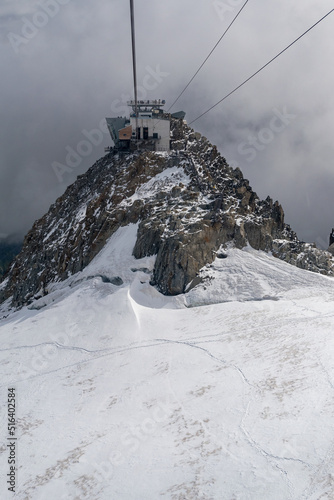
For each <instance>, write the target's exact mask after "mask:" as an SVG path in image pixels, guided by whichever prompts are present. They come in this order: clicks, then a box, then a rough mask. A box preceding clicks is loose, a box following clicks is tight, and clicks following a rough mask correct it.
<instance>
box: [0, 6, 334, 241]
mask: <svg viewBox="0 0 334 500" xmlns="http://www.w3.org/2000/svg"><path fill="white" fill-rule="evenodd" d="M134 3H135V8H136V35H137V56H138V80H139V84H140V89H139V90H140V95H141V96H142V97H143V98H152V99H155V98H161V99H166V101H167V105H168V103H169V104H171V103H172V102H173V101H174V99H175V98H176V97H177V95H178V94H179V93H180V92H181V90H182V89H183V87H184V86H185V85H186V83H187V82H188V81H189V79H190V78H191V76H192V75H193V74H194V72H195V71H196V70H197V68H198V67H199V65H200V64H201V63H202V61H203V60H204V58H205V57H206V55H207V54H208V53H209V52H210V50H211V49H212V47H213V46H214V44H215V43H216V42H217V41H218V39H219V37H220V36H221V34H222V33H223V31H224V30H225V29H226V28H227V26H228V25H229V23H230V22H231V21H232V19H233V17H234V16H235V15H236V13H237V12H238V10H239V9H240V7H241V6H242V4H243V0H221V1H215V0H168V1H167V0H135V2H134ZM332 8H333V2H332V0H322V1H321V2H319V0H279V1H273V0H249V1H248V4H247V5H246V7H245V9H244V10H243V12H242V14H241V15H240V17H239V18H238V20H237V21H236V23H235V24H234V25H233V27H232V28H231V30H230V31H229V33H228V34H227V35H226V37H225V38H224V40H223V41H222V42H221V44H220V45H219V46H218V48H217V49H216V51H215V52H214V54H213V55H212V57H211V58H210V59H209V61H208V62H207V63H206V65H205V66H204V68H203V69H202V71H201V72H200V74H199V75H198V76H197V78H196V79H195V80H194V82H193V83H192V84H191V86H190V87H189V89H188V90H187V91H186V92H185V94H184V95H183V96H182V97H181V98H180V100H179V101H178V103H177V104H176V105H175V107H174V108H173V111H177V110H179V109H183V110H184V111H186V113H187V117H186V118H187V120H188V122H191V121H192V120H194V119H195V118H196V117H197V116H198V115H200V114H201V113H202V112H203V111H205V110H206V109H207V108H209V107H210V106H211V105H212V104H214V103H216V102H217V101H218V100H220V99H221V98H223V97H224V96H225V95H226V94H227V93H228V92H230V91H231V90H233V89H234V88H235V87H236V86H237V85H239V84H240V83H241V82H242V81H243V80H245V79H246V78H247V77H249V76H250V75H251V74H252V73H254V72H255V71H256V70H257V69H258V68H260V67H261V66H262V65H263V64H265V63H266V62H267V61H269V60H270V59H271V58H272V57H273V56H275V55H276V54H277V53H278V52H279V51H280V50H282V49H283V48H284V47H285V46H287V45H288V44H289V43H290V42H292V41H293V40H294V39H295V38H296V37H297V36H299V35H300V34H301V33H303V32H304V31H305V30H306V29H307V28H309V27H310V26H311V25H312V24H313V23H314V22H316V21H317V20H318V19H320V18H321V17H322V16H323V15H325V14H327V12H329V11H330V10H331V9H332ZM333 28H334V13H333V14H331V15H330V16H329V17H328V18H327V19H325V20H324V21H323V22H322V23H321V24H320V25H318V26H317V27H316V28H315V29H314V30H312V31H311V32H310V33H309V34H308V35H307V36H306V37H304V38H303V39H302V40H301V41H299V42H298V43H297V44H296V45H294V46H293V47H292V48H291V49H290V50H289V51H287V52H286V53H285V54H283V55H282V56H281V57H280V58H279V59H278V60H277V61H275V62H274V63H273V64H272V65H270V66H269V67H268V68H266V69H265V70H264V71H263V72H261V73H260V74H259V75H258V76H256V77H255V78H254V79H253V80H252V81H251V82H249V83H248V84H247V85H245V86H244V87H243V88H242V89H240V90H239V91H238V92H236V93H235V94H234V95H233V96H231V97H230V98H229V99H227V100H226V101H224V103H222V104H221V105H219V106H217V107H216V108H215V109H214V110H212V111H211V112H210V113H208V114H207V115H205V116H204V117H203V118H201V119H200V120H198V121H196V122H195V123H194V124H193V125H192V126H193V127H194V128H195V129H196V130H198V131H200V132H201V133H202V134H204V135H205V136H206V137H208V139H210V141H211V142H213V143H214V144H217V146H218V148H219V150H220V151H221V153H222V154H223V155H224V156H225V157H226V159H227V161H228V162H229V163H230V164H232V165H233V166H239V167H240V168H241V170H242V171H243V173H244V176H245V177H246V178H248V179H249V180H250V183H251V185H252V187H253V189H254V190H255V191H256V192H257V193H258V195H259V196H260V197H261V198H264V197H266V196H267V195H270V196H271V197H272V198H273V199H274V200H276V199H278V200H279V201H280V203H281V204H282V205H283V208H284V211H285V214H286V222H287V223H289V224H291V226H292V227H293V229H294V230H295V231H296V232H297V234H298V236H299V237H300V238H302V239H304V240H305V241H315V242H316V243H317V244H318V246H320V247H321V246H322V247H324V246H326V245H327V240H328V235H329V232H330V230H331V228H332V227H334V196H333V193H334V165H333V148H334V140H333V139H334V138H333V129H334V127H333V121H334V97H333V88H334V69H333V55H334V39H333V35H332V33H333ZM0 32H1V44H0V64H1V117H2V119H1V122H0V138H1V149H0V201H1V207H0V237H1V236H3V235H5V234H12V233H18V234H20V235H23V234H24V233H25V232H26V231H27V230H28V229H29V228H30V227H31V225H32V223H33V222H34V220H35V219H37V218H39V217H40V216H42V215H43V214H44V213H45V212H46V211H47V209H48V207H49V206H50V204H51V203H53V202H54V201H55V199H56V198H57V197H58V196H60V195H61V194H62V193H63V192H64V190H65V188H66V186H67V185H69V184H70V183H72V182H73V181H75V179H76V177H77V175H79V174H81V173H83V172H84V171H86V170H87V169H88V168H89V167H90V166H91V165H92V164H93V163H94V162H95V161H96V160H97V159H99V158H100V157H101V156H102V155H103V154H104V147H105V146H108V145H110V143H111V142H110V139H109V136H108V134H107V133H106V131H105V125H104V121H103V119H104V117H106V116H118V115H121V114H124V112H125V106H124V102H126V100H127V99H128V98H130V97H132V92H133V91H132V73H131V71H132V67H131V45H130V25H129V1H128V0H94V1H93V0H38V1H34V0H31V1H25V0H0Z"/></svg>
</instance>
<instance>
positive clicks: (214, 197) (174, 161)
mask: <svg viewBox="0 0 334 500" xmlns="http://www.w3.org/2000/svg"><path fill="white" fill-rule="evenodd" d="M171 144H172V148H173V150H172V152H171V154H169V155H167V154H165V155H162V154H155V153H152V152H144V153H141V154H139V153H135V154H129V155H122V156H119V155H115V154H111V153H110V154H108V155H106V156H105V157H104V158H102V159H101V160H99V161H98V162H96V163H95V165H93V167H91V168H90V169H89V170H88V171H87V173H85V174H84V175H81V176H79V177H78V179H77V181H76V182H75V183H74V184H72V185H71V186H70V187H69V188H68V189H67V190H66V192H65V193H64V195H63V196H61V197H60V198H59V199H58V200H57V201H56V202H55V203H54V204H53V205H52V206H51V207H50V210H49V212H48V213H47V214H46V215H45V216H44V217H42V218H41V219H40V220H38V221H36V223H35V224H34V226H33V228H32V229H31V231H30V232H29V233H28V234H27V236H26V238H25V240H24V245H23V248H22V251H21V253H20V254H19V255H18V256H17V258H16V260H15V261H14V263H13V264H12V266H11V268H10V271H9V273H8V279H7V280H6V282H4V283H3V284H2V285H0V302H1V301H3V300H5V299H7V298H9V297H11V298H12V304H13V306H15V307H20V306H22V305H24V304H28V303H30V302H31V301H32V300H34V299H35V298H38V297H40V296H43V295H45V294H47V292H48V286H49V284H50V283H52V282H55V281H61V280H64V279H66V278H68V277H69V276H71V275H73V274H75V273H77V272H79V271H81V270H82V269H84V268H85V267H86V266H87V265H88V264H89V263H90V262H91V260H92V259H93V258H94V257H95V256H96V255H97V254H98V252H99V251H100V250H101V249H102V248H103V247H104V245H105V243H106V241H107V239H108V238H109V237H110V236H111V235H112V234H113V233H114V232H115V231H117V229H119V228H120V227H121V226H126V225H128V224H131V223H138V224H139V225H138V233H137V241H136V243H135V246H134V249H133V255H134V256H135V257H136V258H137V259H139V258H141V257H144V256H150V255H156V261H155V266H154V269H153V272H152V278H151V279H152V284H154V285H155V286H156V287H157V288H158V289H159V290H160V291H161V292H162V293H164V294H167V295H175V294H179V293H182V292H185V291H186V290H187V289H189V287H192V286H194V283H195V284H196V283H197V281H198V279H199V278H198V273H199V270H200V269H201V268H202V267H203V266H204V265H206V264H210V263H211V262H212V261H213V260H214V259H215V258H216V256H218V257H219V258H224V252H223V251H222V250H221V249H222V248H223V247H224V245H225V244H227V243H229V242H233V244H234V245H235V246H236V247H238V248H243V247H244V246H245V245H247V244H249V245H251V246H252V247H253V248H255V249H258V250H264V251H267V252H269V251H271V252H272V253H273V255H274V256H276V257H278V258H280V259H283V260H285V261H286V262H290V263H291V264H294V265H296V266H298V267H301V268H303V269H308V270H311V271H315V272H320V273H323V274H330V275H331V274H333V271H334V264H333V262H334V259H333V256H332V254H331V253H329V252H323V251H321V250H318V249H317V248H316V247H314V246H312V245H309V244H306V243H303V242H300V241H299V240H298V238H297V236H296V234H295V233H294V232H293V231H292V230H291V228H290V227H289V226H288V225H287V224H285V222H284V212H283V209H282V207H281V205H280V204H279V203H278V202H273V200H272V199H271V198H269V197H268V198H267V199H266V200H262V201H261V200H260V199H259V198H258V196H257V195H256V193H255V192H254V191H253V190H252V188H251V187H250V186H249V182H248V180H247V179H244V177H243V175H242V172H241V170H240V169H235V170H233V169H232V168H231V167H229V165H228V164H227V163H226V160H225V159H224V158H223V157H222V156H221V155H220V154H219V152H218V151H217V148H216V147H215V146H212V145H211V144H210V143H209V142H208V140H207V139H206V138H205V137H203V136H201V135H200V134H198V133H195V132H194V131H193V130H192V129H190V128H189V127H188V126H187V125H185V123H184V122H183V121H182V120H173V121H172V137H171ZM175 167H176V168H175ZM171 168H174V170H169V171H168V172H169V173H168V177H167V178H165V179H164V180H161V176H160V177H159V176H158V174H161V173H162V172H163V171H165V170H167V169H171ZM147 183H149V184H147ZM133 195H134V196H133ZM217 252H218V254H217ZM134 271H135V269H134ZM110 272H111V273H113V272H115V273H117V269H111V270H110ZM145 272H146V271H145ZM109 275H111V276H112V275H113V274H110V273H109ZM101 278H102V279H103V278H105V279H106V280H109V278H106V277H103V276H102V277H101ZM113 280H114V282H113V281H112V280H111V281H110V282H111V283H113V284H115V285H117V286H121V285H122V283H121V278H117V277H115V278H113Z"/></svg>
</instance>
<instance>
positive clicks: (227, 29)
mask: <svg viewBox="0 0 334 500" xmlns="http://www.w3.org/2000/svg"><path fill="white" fill-rule="evenodd" d="M248 2H249V0H246V2H245V3H244V4H243V6H242V7H241V9H240V10H239V12H238V13H237V15H236V16H235V17H234V19H233V20H232V21H231V23H230V24H229V26H228V27H227V28H226V30H225V31H224V33H223V34H222V36H221V37H220V38H219V40H218V42H217V43H216V45H215V46H214V47H213V49H212V50H211V52H210V53H209V55H208V56H207V57H206V58H205V59H204V61H203V62H202V64H201V65H200V67H199V68H198V70H197V71H196V73H195V74H194V76H193V77H192V78H191V80H190V81H189V82H188V83H187V85H186V86H185V87H184V89H183V90H182V92H181V94H180V95H179V96H178V97H177V98H176V99H175V101H174V102H173V104H172V105H171V106H170V107H169V108H168V110H167V112H169V111H170V110H171V109H172V107H173V106H174V104H176V103H177V101H178V100H179V99H180V97H181V96H182V95H183V94H184V93H185V91H186V90H187V88H188V87H189V85H190V84H191V82H192V81H193V80H194V79H195V77H196V76H197V75H198V73H199V72H200V71H201V69H202V68H203V66H204V64H205V63H206V61H207V60H208V59H209V57H210V56H211V55H212V53H213V52H214V51H215V50H216V48H217V47H218V45H219V44H220V42H221V41H222V39H223V38H224V36H225V35H226V33H227V32H228V31H229V29H230V28H231V26H232V24H233V23H234V22H235V21H236V20H237V18H238V17H239V15H240V14H241V12H242V11H243V9H244V8H245V7H246V4H247V3H248Z"/></svg>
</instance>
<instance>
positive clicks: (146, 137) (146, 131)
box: [143, 127, 148, 139]
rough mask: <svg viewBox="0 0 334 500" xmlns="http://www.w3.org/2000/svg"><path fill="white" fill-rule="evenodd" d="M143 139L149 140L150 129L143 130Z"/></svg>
mask: <svg viewBox="0 0 334 500" xmlns="http://www.w3.org/2000/svg"><path fill="white" fill-rule="evenodd" d="M143 138H144V139H148V127H144V128H143Z"/></svg>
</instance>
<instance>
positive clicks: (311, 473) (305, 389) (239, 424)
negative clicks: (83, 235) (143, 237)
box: [0, 223, 334, 500]
mask: <svg viewBox="0 0 334 500" xmlns="http://www.w3.org/2000/svg"><path fill="white" fill-rule="evenodd" d="M137 229H138V223H137V224H132V225H129V226H127V227H121V228H119V229H118V230H117V231H116V232H115V233H114V234H113V235H112V237H111V238H110V240H109V241H108V243H107V244H106V245H105V246H104V248H103V250H102V251H101V252H100V253H99V254H98V255H97V256H96V257H95V258H94V259H93V260H92V262H91V263H90V264H89V265H88V266H87V267H86V268H85V269H84V270H83V271H82V272H79V273H77V274H76V275H73V276H71V277H69V278H68V279H67V280H65V281H63V282H59V283H57V284H54V285H52V287H51V288H52V289H51V290H50V293H49V294H48V295H47V296H44V297H41V298H40V299H39V300H38V301H35V302H34V303H33V304H32V305H31V306H30V310H29V309H27V308H26V307H24V308H23V309H22V310H21V311H18V312H14V313H10V314H9V316H8V317H7V319H3V320H2V321H1V323H0V325H1V326H0V340H1V346H2V348H1V351H0V356H1V363H0V367H1V368H0V370H1V381H2V383H1V390H2V401H4V400H5V399H6V391H7V388H8V387H9V386H13V385H14V387H15V388H16V393H17V398H18V411H17V421H18V430H17V436H18V447H19V448H18V449H19V454H18V465H19V470H18V491H17V494H16V498H18V500H30V499H31V500H38V499H44V498H50V499H51V500H53V499H61V500H65V499H66V500H67V499H68V498H73V499H74V498H80V499H86V498H87V499H90V500H101V499H102V500H104V499H106V500H109V499H122V500H155V499H157V498H160V497H162V498H166V499H168V500H176V499H177V500H181V499H186V500H188V499H189V500H190V499H191V500H193V499H198V500H212V499H222V500H231V499H238V500H244V499H245V500H246V499H251V500H254V499H256V500H318V499H320V498H332V497H333V496H334V484H333V480H332V466H333V460H334V441H333V435H334V434H333V430H334V429H333V422H334V420H333V417H334V407H333V387H334V385H333V384H334V363H333V359H334V356H333V354H334V338H333V335H332V332H333V328H334V313H333V299H334V281H333V280H332V279H331V278H329V277H326V276H321V275H317V274H314V273H310V272H307V271H304V270H301V269H298V268H297V267H293V266H291V265H289V264H287V263H285V262H282V261H280V260H278V259H275V258H274V257H272V256H270V255H268V254H266V253H264V252H259V251H255V250H254V249H252V248H250V247H247V248H244V249H243V250H240V249H237V248H233V247H231V248H227V249H225V255H224V257H225V258H218V257H217V258H215V260H214V261H213V263H212V267H204V268H203V269H202V271H201V273H204V274H205V277H204V278H203V282H202V283H201V284H200V285H199V286H197V287H195V288H193V289H192V290H191V291H190V292H189V293H187V294H183V295H179V296H174V297H166V296H164V295H162V294H161V293H159V292H158V291H157V290H156V289H155V288H154V287H152V286H151V285H150V284H149V281H150V274H149V273H150V271H151V270H152V269H153V268H154V265H155V260H156V257H155V256H151V257H146V258H144V259H142V260H137V259H135V257H134V256H133V255H132V249H133V247H134V245H135V242H136V238H137ZM114 269H117V276H115V274H114V273H113V271H112V270H114ZM115 277H118V278H119V279H121V280H122V282H123V285H122V286H119V285H118V286H117V284H113V283H112V279H113V278H115ZM213 278H214V279H213ZM118 283H119V282H118ZM204 288H206V290H205V289H204ZM219 300H220V301H221V302H222V303H219V304H217V303H216V304H212V303H210V302H217V301H219ZM223 301H225V302H223ZM196 304H206V305H202V306H201V307H197V306H195V305H196ZM189 306H192V307H189ZM4 307H5V306H3V308H4ZM5 418H6V416H5V413H4V412H3V413H2V416H1V419H2V423H3V425H2V428H3V429H5V428H6V425H5ZM7 455H8V452H7V449H6V446H2V447H1V448H0V466H1V470H4V471H5V470H7ZM2 491H3V492H4V496H3V498H5V500H7V498H12V494H11V493H10V494H9V492H7V495H6V489H5V487H4V486H3V488H2Z"/></svg>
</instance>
